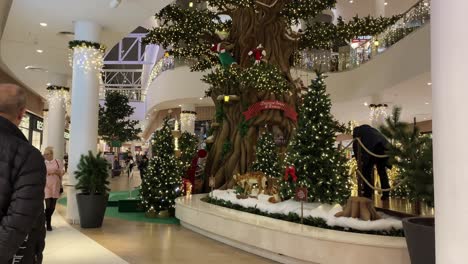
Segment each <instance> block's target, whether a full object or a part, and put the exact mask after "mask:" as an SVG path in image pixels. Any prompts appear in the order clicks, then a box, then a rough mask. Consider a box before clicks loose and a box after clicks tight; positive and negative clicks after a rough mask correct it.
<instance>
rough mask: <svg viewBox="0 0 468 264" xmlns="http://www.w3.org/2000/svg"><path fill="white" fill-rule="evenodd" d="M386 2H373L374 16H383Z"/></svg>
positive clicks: (382, 0) (384, 0)
mask: <svg viewBox="0 0 468 264" xmlns="http://www.w3.org/2000/svg"><path fill="white" fill-rule="evenodd" d="M386 2H387V0H375V16H378V17H379V16H383V17H384V16H385V3H386Z"/></svg>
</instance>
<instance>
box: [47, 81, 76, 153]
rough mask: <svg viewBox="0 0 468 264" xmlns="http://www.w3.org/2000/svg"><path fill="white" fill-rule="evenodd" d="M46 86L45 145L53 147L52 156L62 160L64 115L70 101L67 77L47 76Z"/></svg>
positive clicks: (63, 150)
mask: <svg viewBox="0 0 468 264" xmlns="http://www.w3.org/2000/svg"><path fill="white" fill-rule="evenodd" d="M49 83H50V84H51V85H50V86H49V87H47V92H48V94H47V102H48V104H49V113H48V120H47V141H46V143H47V145H46V146H45V147H48V146H50V147H53V148H54V157H55V158H56V159H59V160H63V157H64V152H65V138H64V133H65V115H66V111H67V105H68V104H69V101H70V94H69V90H70V88H68V87H67V86H66V85H67V77H66V76H65V75H61V74H53V75H50V76H49Z"/></svg>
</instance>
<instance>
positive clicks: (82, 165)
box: [75, 151, 110, 195]
mask: <svg viewBox="0 0 468 264" xmlns="http://www.w3.org/2000/svg"><path fill="white" fill-rule="evenodd" d="M108 169H109V164H108V163H107V160H106V159H104V158H103V157H102V156H101V153H98V154H97V155H96V156H95V155H94V154H93V153H92V152H91V151H89V153H88V155H81V157H80V162H79V163H78V166H77V170H76V171H75V177H76V180H77V181H78V183H77V184H76V186H75V188H76V189H77V190H80V191H81V193H84V194H91V195H93V194H106V193H107V192H108V191H110V189H109V188H107V185H109V181H108V180H107V178H108V177H109V171H108Z"/></svg>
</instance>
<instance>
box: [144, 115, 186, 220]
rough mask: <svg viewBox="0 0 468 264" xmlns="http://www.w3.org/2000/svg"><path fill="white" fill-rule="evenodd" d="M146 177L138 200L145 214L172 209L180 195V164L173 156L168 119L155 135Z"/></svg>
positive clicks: (172, 140)
mask: <svg viewBox="0 0 468 264" xmlns="http://www.w3.org/2000/svg"><path fill="white" fill-rule="evenodd" d="M154 144H155V147H154V148H153V150H154V152H153V158H151V160H150V162H149V165H148V168H147V170H146V175H145V177H144V178H143V179H142V184H141V191H140V198H141V201H142V206H143V208H144V209H145V211H146V212H148V211H151V210H155V211H156V212H160V211H164V210H168V209H171V208H174V206H175V199H176V198H177V197H179V196H180V195H181V194H182V193H181V192H182V189H181V187H182V177H181V175H180V164H179V162H178V160H177V159H176V157H175V155H174V138H173V136H172V131H171V128H170V126H169V119H168V118H166V119H165V120H164V125H163V128H162V129H161V130H160V131H159V132H158V133H157V135H156V138H155V143H154Z"/></svg>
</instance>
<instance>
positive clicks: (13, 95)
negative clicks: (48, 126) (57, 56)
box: [0, 84, 46, 264]
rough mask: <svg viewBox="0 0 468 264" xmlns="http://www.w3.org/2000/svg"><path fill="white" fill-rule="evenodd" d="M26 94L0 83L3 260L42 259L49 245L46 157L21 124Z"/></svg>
mask: <svg viewBox="0 0 468 264" xmlns="http://www.w3.org/2000/svg"><path fill="white" fill-rule="evenodd" d="M25 98H26V94H25V91H24V90H23V89H22V88H20V87H18V86H15V85H11V84H0V264H6V263H8V264H10V263H22V264H23V263H24V264H30V263H42V251H43V249H44V245H45V242H44V240H45V221H44V186H45V181H46V168H45V164H44V158H43V157H42V155H41V153H40V152H39V151H38V150H37V149H35V148H34V147H33V146H32V145H31V144H30V143H29V142H28V140H27V139H26V138H25V137H24V135H23V133H22V132H21V131H20V130H19V129H18V127H17V126H18V125H19V124H20V122H21V119H22V118H23V115H24V114H25V105H26V99H25Z"/></svg>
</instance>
